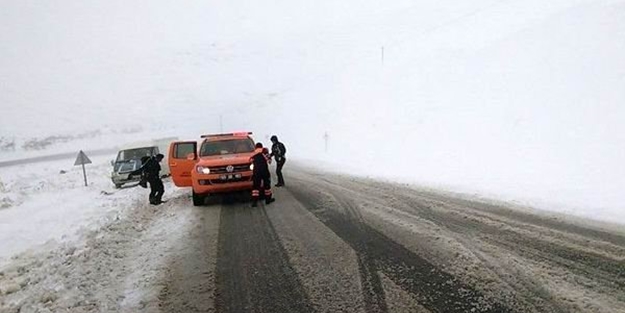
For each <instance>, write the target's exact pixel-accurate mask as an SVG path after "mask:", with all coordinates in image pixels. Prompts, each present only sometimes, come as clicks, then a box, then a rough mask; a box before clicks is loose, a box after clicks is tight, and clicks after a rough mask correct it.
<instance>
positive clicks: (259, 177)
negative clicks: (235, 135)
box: [250, 142, 276, 207]
mask: <svg viewBox="0 0 625 313" xmlns="http://www.w3.org/2000/svg"><path fill="white" fill-rule="evenodd" d="M270 159H271V157H270V156H269V155H268V154H267V153H266V150H265V149H263V144H262V143H260V142H259V143H257V144H256V150H254V155H252V157H251V158H250V161H251V162H252V165H253V166H254V168H253V170H252V171H253V174H252V181H253V182H254V185H253V187H252V207H257V206H258V199H259V198H260V190H261V187H262V189H264V190H265V191H264V192H265V204H270V203H272V202H274V201H276V199H274V198H273V195H272V192H271V174H269V160H270Z"/></svg>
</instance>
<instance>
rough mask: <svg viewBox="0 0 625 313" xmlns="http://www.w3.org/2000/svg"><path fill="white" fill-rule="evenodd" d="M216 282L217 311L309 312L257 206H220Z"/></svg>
mask: <svg viewBox="0 0 625 313" xmlns="http://www.w3.org/2000/svg"><path fill="white" fill-rule="evenodd" d="M216 285H217V288H216V294H215V298H216V299H215V306H216V311H217V312H222V313H228V312H304V313H305V312H314V309H313V305H312V302H311V301H310V299H309V297H308V295H307V294H306V292H305V290H304V288H303V286H302V284H301V282H300V281H299V279H298V276H297V272H296V271H295V270H294V269H293V267H292V266H291V264H290V263H289V257H288V254H287V252H286V250H285V249H284V247H283V246H282V244H281V242H280V239H279V237H278V236H277V234H276V232H275V230H274V227H273V225H272V224H271V221H270V220H269V217H268V216H267V213H266V211H265V208H264V207H262V206H261V207H259V208H250V207H249V203H234V204H233V203H230V204H228V203H224V204H223V207H222V210H221V215H220V225H219V243H218V259H217V269H216Z"/></svg>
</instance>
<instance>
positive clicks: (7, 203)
mask: <svg viewBox="0 0 625 313" xmlns="http://www.w3.org/2000/svg"><path fill="white" fill-rule="evenodd" d="M109 159H110V158H109V157H97V158H93V159H92V161H93V164H90V165H86V170H87V178H88V181H89V186H88V187H85V186H84V181H83V174H82V169H81V168H80V167H79V166H76V167H74V166H73V164H74V160H73V159H71V160H62V161H54V162H47V163H37V164H31V165H22V166H14V167H6V168H2V173H1V174H0V180H1V181H2V183H3V186H4V187H3V189H2V190H0V199H2V200H0V201H1V203H2V206H3V208H2V209H0V263H1V261H2V260H3V259H6V258H8V257H10V256H12V255H15V254H18V253H21V252H24V251H27V250H29V249H34V250H38V249H39V248H40V246H41V245H43V244H46V243H47V244H49V245H50V246H53V245H56V244H59V243H63V242H67V241H71V240H74V239H76V238H78V237H79V236H80V235H81V234H84V233H85V232H87V231H90V230H94V229H97V228H98V227H99V226H101V225H103V224H104V223H107V222H109V221H110V220H111V219H115V218H117V217H118V216H119V215H120V214H122V213H123V212H124V210H125V209H127V208H128V203H129V201H132V200H133V199H134V200H136V199H140V198H141V197H143V196H144V193H145V192H141V191H140V190H138V189H137V188H129V189H122V190H113V185H112V183H111V181H110V170H111V166H110V164H109V163H108V160H109Z"/></svg>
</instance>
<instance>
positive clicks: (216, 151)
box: [200, 139, 254, 156]
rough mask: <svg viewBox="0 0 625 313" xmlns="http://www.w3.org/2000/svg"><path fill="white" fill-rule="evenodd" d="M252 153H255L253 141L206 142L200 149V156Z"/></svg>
mask: <svg viewBox="0 0 625 313" xmlns="http://www.w3.org/2000/svg"><path fill="white" fill-rule="evenodd" d="M252 151H254V142H253V141H252V140H251V139H232V140H219V141H205V142H204V143H202V147H201V148H200V156H212V155H223V154H236V153H250V152H252Z"/></svg>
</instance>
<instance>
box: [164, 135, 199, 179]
mask: <svg viewBox="0 0 625 313" xmlns="http://www.w3.org/2000/svg"><path fill="white" fill-rule="evenodd" d="M190 155H192V156H193V158H192V159H190V158H189V156H190ZM196 160H197V142H195V141H174V142H172V143H171V144H170V145H169V161H168V162H169V171H170V172H171V179H172V180H173V181H174V184H175V185H176V186H178V187H190V186H191V185H192V182H191V171H192V170H193V168H194V167H195V162H196Z"/></svg>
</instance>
